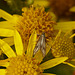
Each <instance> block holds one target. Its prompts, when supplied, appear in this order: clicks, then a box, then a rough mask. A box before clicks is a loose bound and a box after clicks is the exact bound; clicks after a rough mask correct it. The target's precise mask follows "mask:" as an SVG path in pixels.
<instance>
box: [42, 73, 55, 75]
mask: <svg viewBox="0 0 75 75" xmlns="http://www.w3.org/2000/svg"><path fill="white" fill-rule="evenodd" d="M43 75H56V74H51V73H43Z"/></svg>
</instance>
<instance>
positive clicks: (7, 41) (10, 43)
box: [2, 37, 14, 46]
mask: <svg viewBox="0 0 75 75" xmlns="http://www.w3.org/2000/svg"><path fill="white" fill-rule="evenodd" d="M2 40H3V41H5V42H6V43H8V44H9V45H10V46H12V45H14V38H13V37H8V38H4V39H2Z"/></svg>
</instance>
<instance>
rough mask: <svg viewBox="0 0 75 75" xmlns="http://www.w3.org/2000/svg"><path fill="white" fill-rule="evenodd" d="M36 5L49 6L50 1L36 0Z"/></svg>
mask: <svg viewBox="0 0 75 75" xmlns="http://www.w3.org/2000/svg"><path fill="white" fill-rule="evenodd" d="M33 5H34V6H37V5H39V6H44V7H47V6H49V2H48V1H47V0H34V4H33Z"/></svg>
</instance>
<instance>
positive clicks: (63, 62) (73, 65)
mask: <svg viewBox="0 0 75 75" xmlns="http://www.w3.org/2000/svg"><path fill="white" fill-rule="evenodd" d="M63 64H67V65H69V66H71V67H74V68H75V65H72V64H71V63H68V62H63Z"/></svg>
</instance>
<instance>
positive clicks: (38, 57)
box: [34, 50, 43, 62]
mask: <svg viewBox="0 0 75 75" xmlns="http://www.w3.org/2000/svg"><path fill="white" fill-rule="evenodd" d="M34 58H36V59H37V60H38V62H41V61H42V59H43V56H42V53H41V51H40V50H39V51H38V52H37V53H36V54H35V56H34Z"/></svg>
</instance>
